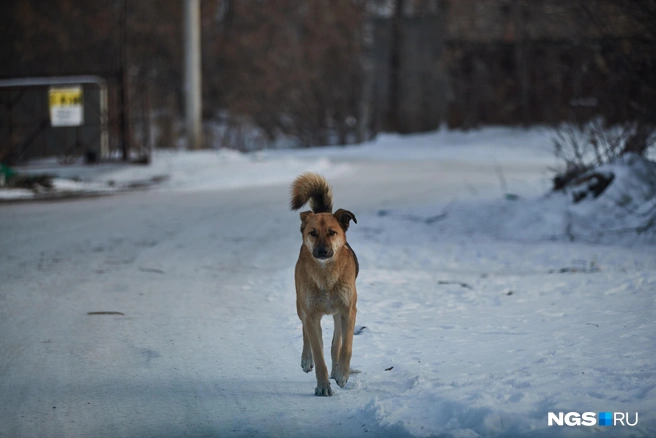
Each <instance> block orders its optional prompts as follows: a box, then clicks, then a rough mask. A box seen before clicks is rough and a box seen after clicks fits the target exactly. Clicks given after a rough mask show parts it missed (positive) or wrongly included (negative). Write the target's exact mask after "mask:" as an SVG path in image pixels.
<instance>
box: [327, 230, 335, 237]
mask: <svg viewBox="0 0 656 438" xmlns="http://www.w3.org/2000/svg"><path fill="white" fill-rule="evenodd" d="M335 234H337V231H335V230H329V231H328V235H329V236H334V235H335Z"/></svg>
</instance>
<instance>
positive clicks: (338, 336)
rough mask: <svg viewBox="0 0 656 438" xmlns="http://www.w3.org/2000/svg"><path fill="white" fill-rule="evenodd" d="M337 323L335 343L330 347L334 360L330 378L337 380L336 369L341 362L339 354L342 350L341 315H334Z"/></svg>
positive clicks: (334, 336) (334, 333)
mask: <svg viewBox="0 0 656 438" xmlns="http://www.w3.org/2000/svg"><path fill="white" fill-rule="evenodd" d="M333 320H334V321H335V331H334V332H333V343H332V344H331V346H330V358H331V359H332V371H331V373H330V378H331V379H334V378H335V368H336V367H337V362H339V352H340V350H341V349H342V337H343V336H342V318H341V317H340V316H339V314H335V315H333Z"/></svg>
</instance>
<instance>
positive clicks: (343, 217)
mask: <svg viewBox="0 0 656 438" xmlns="http://www.w3.org/2000/svg"><path fill="white" fill-rule="evenodd" d="M334 216H335V218H337V221H338V222H339V224H340V225H341V226H342V229H343V230H344V231H346V230H348V227H349V224H350V221H353V222H355V223H356V224H357V223H358V220H357V219H356V218H355V215H354V214H353V213H351V212H350V211H348V210H344V209H343V208H340V209H339V210H337V211H336V212H335V214H334Z"/></svg>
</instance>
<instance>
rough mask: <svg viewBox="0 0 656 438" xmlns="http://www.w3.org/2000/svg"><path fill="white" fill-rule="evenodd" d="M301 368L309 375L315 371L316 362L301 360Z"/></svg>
mask: <svg viewBox="0 0 656 438" xmlns="http://www.w3.org/2000/svg"><path fill="white" fill-rule="evenodd" d="M301 368H303V371H305V372H306V373H309V372H310V371H312V370H313V369H314V361H313V360H312V359H311V358H310V359H303V358H301Z"/></svg>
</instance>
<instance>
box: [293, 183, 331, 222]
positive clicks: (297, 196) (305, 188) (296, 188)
mask: <svg viewBox="0 0 656 438" xmlns="http://www.w3.org/2000/svg"><path fill="white" fill-rule="evenodd" d="M308 201H310V209H311V210H312V211H313V212H314V213H332V212H333V193H332V190H331V189H330V186H329V185H328V182H327V181H326V180H325V179H324V177H323V176H321V175H318V174H316V173H304V174H302V175H301V176H299V177H298V178H296V179H295V180H294V183H293V184H292V202H291V207H292V210H298V209H299V208H301V207H303V206H304V205H305V204H306V203H307V202H308Z"/></svg>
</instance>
